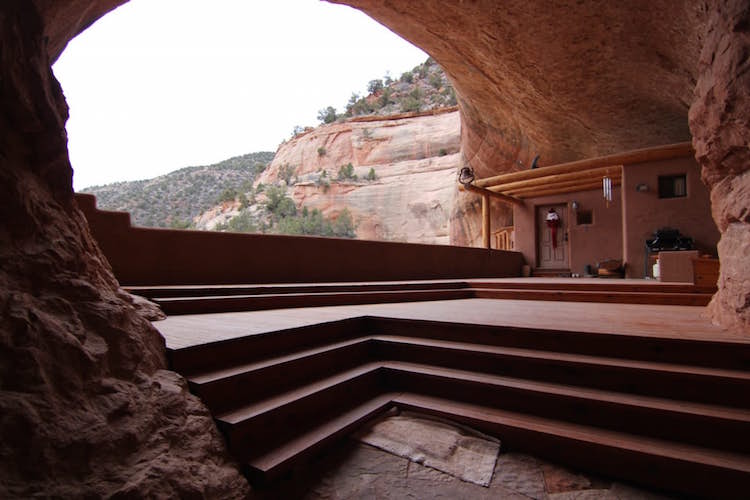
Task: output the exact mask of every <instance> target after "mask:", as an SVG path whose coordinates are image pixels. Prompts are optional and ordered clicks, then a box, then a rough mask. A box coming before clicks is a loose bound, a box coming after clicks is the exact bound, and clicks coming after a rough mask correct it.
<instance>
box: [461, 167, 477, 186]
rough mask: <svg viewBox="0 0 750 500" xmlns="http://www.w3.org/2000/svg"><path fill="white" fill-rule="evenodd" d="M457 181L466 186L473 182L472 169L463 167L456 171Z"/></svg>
mask: <svg viewBox="0 0 750 500" xmlns="http://www.w3.org/2000/svg"><path fill="white" fill-rule="evenodd" d="M458 182H460V183H461V184H463V185H464V186H468V185H469V184H471V183H472V182H474V170H473V169H472V168H471V167H463V168H462V169H461V170H459V172H458Z"/></svg>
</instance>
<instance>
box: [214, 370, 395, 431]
mask: <svg viewBox="0 0 750 500" xmlns="http://www.w3.org/2000/svg"><path fill="white" fill-rule="evenodd" d="M379 368H380V364H379V363H373V362H370V363H364V364H361V365H359V366H357V367H356V368H352V369H349V370H345V371H342V372H339V373H336V374H335V375H332V376H329V377H325V378H323V379H320V380H315V381H314V382H311V383H308V384H306V385H302V386H297V387H295V388H294V389H291V390H287V391H283V392H280V393H277V394H274V395H273V396H271V397H268V398H265V399H262V400H259V401H253V402H252V403H249V404H246V405H243V406H241V407H239V408H235V409H233V410H230V411H227V412H223V413H220V414H218V415H215V418H216V419H217V420H219V421H220V422H224V423H226V424H229V425H236V424H238V423H240V422H243V421H246V420H249V419H251V418H253V417H256V416H258V415H260V414H262V413H266V412H268V411H271V410H274V409H277V408H280V407H282V406H284V405H286V404H289V403H292V402H295V401H298V400H300V399H302V398H305V397H309V396H312V395H314V394H316V393H318V392H321V391H324V390H326V389H329V388H331V387H335V386H336V385H338V384H341V383H343V382H346V381H349V380H352V379H354V378H356V377H358V376H361V375H364V374H366V373H370V372H373V371H375V370H378V369H379Z"/></svg>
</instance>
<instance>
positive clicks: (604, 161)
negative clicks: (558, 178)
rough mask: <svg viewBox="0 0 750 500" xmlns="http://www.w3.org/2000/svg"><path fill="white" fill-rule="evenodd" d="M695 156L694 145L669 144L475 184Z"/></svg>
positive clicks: (495, 177) (504, 181)
mask: <svg viewBox="0 0 750 500" xmlns="http://www.w3.org/2000/svg"><path fill="white" fill-rule="evenodd" d="M693 154H695V153H694V151H693V146H692V143H690V142H680V143H677V144H669V145H667V146H658V147H654V148H646V149H637V150H634V151H628V152H625V153H618V154H614V155H609V156H600V157H597V158H587V159H584V160H578V161H574V162H569V163H562V164H559V165H554V166H549V167H540V168H535V169H533V170H523V171H520V172H511V173H507V174H501V175H495V176H492V177H486V178H484V179H478V180H476V181H475V182H474V185H475V186H477V187H482V188H486V187H491V186H496V185H498V184H504V183H508V182H515V181H522V180H528V179H535V178H537V177H544V176H547V175H555V174H566V173H570V172H580V171H582V170H591V169H594V168H600V167H608V166H612V167H614V166H617V165H630V164H632V163H643V162H646V161H659V160H669V159H672V158H682V157H685V156H690V155H693Z"/></svg>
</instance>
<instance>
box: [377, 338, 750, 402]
mask: <svg viewBox="0 0 750 500" xmlns="http://www.w3.org/2000/svg"><path fill="white" fill-rule="evenodd" d="M368 338H371V339H373V340H380V341H384V342H398V343H409V344H415V345H422V346H429V347H439V348H444V349H465V350H471V351H473V352H482V353H488V354H502V355H509V356H518V357H526V358H537V359H547V360H555V361H567V362H571V363H578V364H593V365H602V366H617V367H622V368H633V369H638V370H652V371H660V372H675V373H680V374H686V375H687V374H690V375H701V376H711V377H721V378H730V379H736V380H740V381H748V382H750V372H747V371H741V370H730V369H726V368H711V367H704V366H695V365H688V364H676V363H664V362H655V361H642V360H633V359H625V358H615V357H607V356H600V355H589V354H575V353H564V352H559V351H545V350H541V349H526V348H520V347H505V346H495V345H487V344H473V343H468V342H456V341H450V340H438V339H427V338H417V337H409V336H399V335H372V336H371V337H368ZM748 398H750V395H748Z"/></svg>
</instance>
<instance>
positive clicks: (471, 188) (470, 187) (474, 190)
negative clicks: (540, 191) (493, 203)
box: [458, 184, 524, 205]
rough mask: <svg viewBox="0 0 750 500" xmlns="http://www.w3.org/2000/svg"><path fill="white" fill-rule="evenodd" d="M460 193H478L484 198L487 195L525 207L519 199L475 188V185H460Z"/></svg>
mask: <svg viewBox="0 0 750 500" xmlns="http://www.w3.org/2000/svg"><path fill="white" fill-rule="evenodd" d="M458 189H459V191H471V192H472V193H478V194H481V195H482V196H484V195H487V196H491V197H492V198H495V199H497V200H500V201H504V202H505V203H511V204H513V205H523V204H524V203H523V200H519V199H518V198H514V197H512V196H508V195H505V194H501V193H495V192H494V191H490V190H489V189H484V188H479V187H476V186H474V185H473V184H466V185H464V184H460V185H459V186H458Z"/></svg>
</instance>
